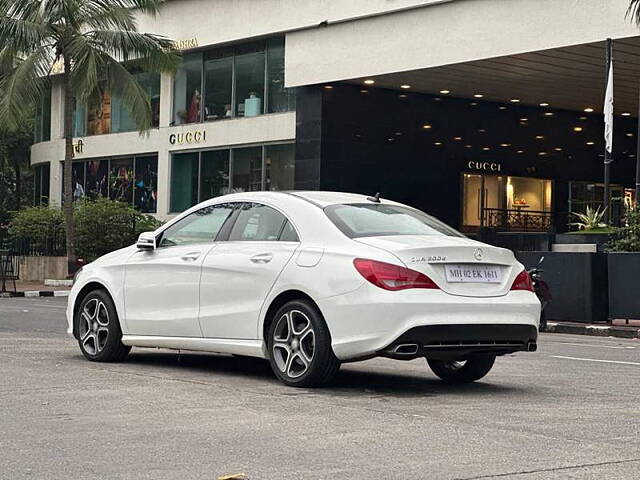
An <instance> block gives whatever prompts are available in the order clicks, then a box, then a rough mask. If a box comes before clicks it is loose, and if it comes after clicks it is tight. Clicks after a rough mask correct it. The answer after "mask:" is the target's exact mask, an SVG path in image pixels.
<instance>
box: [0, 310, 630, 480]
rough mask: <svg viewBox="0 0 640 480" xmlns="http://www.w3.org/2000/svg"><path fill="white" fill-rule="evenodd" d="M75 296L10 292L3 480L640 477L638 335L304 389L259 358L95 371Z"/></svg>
mask: <svg viewBox="0 0 640 480" xmlns="http://www.w3.org/2000/svg"><path fill="white" fill-rule="evenodd" d="M65 300H66V299H64V298H52V299H44V298H35V299H6V298H0V478H2V479H11V480H14V479H25V478H28V479H34V478H36V479H54V478H55V479H74V478H78V479H80V478H82V479H93V478H96V479H124V478H127V479H132V478H135V479H145V478H148V479H154V480H155V479H165V478H166V479H179V478H180V479H216V478H218V476H221V475H224V474H232V473H239V472H244V473H245V474H247V476H248V477H249V478H250V479H251V480H256V479H321V478H322V479H485V478H513V479H522V480H525V479H526V480H532V479H536V480H538V479H545V480H546V479H567V478H572V479H601V478H615V479H637V478H638V477H639V474H638V472H639V471H640V382H639V381H638V380H639V379H640V342H638V341H633V340H620V339H605V338H594V337H578V336H568V335H558V334H549V335H543V336H542V338H541V340H540V349H539V351H538V352H537V353H533V354H525V353H523V354H518V355H514V356H510V357H503V358H500V359H498V361H497V363H496V366H495V367H494V370H493V371H492V372H491V373H490V374H489V376H487V377H485V379H484V380H483V381H481V382H479V383H476V384H473V385H469V386H465V387H451V386H446V385H444V384H442V383H440V382H439V381H438V380H437V379H436V378H435V377H434V376H433V375H432V374H431V373H430V371H429V370H428V369H427V366H426V364H425V362H424V361H419V360H415V361H411V362H398V361H392V360H386V359H374V360H370V361H367V362H362V363H359V364H350V365H344V366H343V368H342V370H341V373H340V375H339V377H338V379H337V383H336V384H335V385H334V386H333V387H331V388H327V389H323V390H299V389H291V388H287V387H285V386H282V385H280V384H279V383H278V382H277V381H276V380H275V379H274V378H273V377H272V375H271V373H270V371H269V369H268V366H267V364H266V363H265V362H263V361H259V360H252V359H247V358H236V357H227V356H216V355H202V354H184V353H183V354H181V355H178V354H177V353H174V352H168V351H165V350H144V349H134V350H133V351H132V354H131V356H130V357H129V359H128V361H126V362H125V363H121V364H98V363H91V362H88V361H86V360H84V358H83V357H82V355H81V354H80V352H79V350H78V348H77V345H76V344H75V343H74V341H72V340H71V339H69V338H67V337H66V334H65V325H64V305H65Z"/></svg>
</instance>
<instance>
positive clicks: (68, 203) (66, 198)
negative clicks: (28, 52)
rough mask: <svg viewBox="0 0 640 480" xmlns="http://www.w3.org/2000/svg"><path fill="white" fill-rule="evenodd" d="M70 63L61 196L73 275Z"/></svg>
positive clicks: (66, 68)
mask: <svg viewBox="0 0 640 480" xmlns="http://www.w3.org/2000/svg"><path fill="white" fill-rule="evenodd" d="M70 72H71V62H70V60H69V58H68V57H67V56H66V55H65V56H64V73H63V75H62V81H63V83H64V194H63V196H62V201H63V202H64V203H63V209H64V221H65V223H66V233H67V237H66V246H67V266H68V273H69V275H72V274H73V273H75V265H76V245H75V243H76V242H75V240H76V239H75V225H74V220H73V171H72V168H71V165H72V162H73V97H74V95H73V87H72V86H71V78H70V75H69V74H70Z"/></svg>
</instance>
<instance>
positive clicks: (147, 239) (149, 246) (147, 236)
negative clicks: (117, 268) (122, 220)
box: [136, 232, 156, 250]
mask: <svg viewBox="0 0 640 480" xmlns="http://www.w3.org/2000/svg"><path fill="white" fill-rule="evenodd" d="M136 247H137V248H138V250H155V248H156V235H155V233H154V232H142V233H141V234H140V236H139V237H138V241H137V242H136Z"/></svg>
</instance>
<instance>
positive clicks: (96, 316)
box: [75, 290, 131, 362]
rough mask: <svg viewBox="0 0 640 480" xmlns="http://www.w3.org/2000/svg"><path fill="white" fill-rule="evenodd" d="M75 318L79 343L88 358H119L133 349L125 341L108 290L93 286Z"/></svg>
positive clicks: (100, 359) (115, 359) (96, 359)
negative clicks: (97, 288) (93, 288)
mask: <svg viewBox="0 0 640 480" xmlns="http://www.w3.org/2000/svg"><path fill="white" fill-rule="evenodd" d="M75 321H76V328H77V329H76V331H77V332H78V344H79V345H80V350H81V351H82V354H83V355H84V356H85V357H86V358H87V359H88V360H91V361H93V362H119V361H121V360H124V358H125V357H126V356H127V354H128V353H129V350H131V347H128V346H126V345H124V344H123V343H122V331H121V330H120V322H119V321H118V314H117V312H116V307H115V305H114V304H113V300H111V297H110V296H109V294H108V293H107V292H106V291H104V290H94V291H93V292H91V293H89V294H88V295H87V296H86V297H84V299H83V300H82V302H81V303H80V308H78V312H77V313H76V318H75Z"/></svg>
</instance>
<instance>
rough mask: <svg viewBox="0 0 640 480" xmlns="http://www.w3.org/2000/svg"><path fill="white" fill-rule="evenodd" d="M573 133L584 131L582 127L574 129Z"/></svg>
mask: <svg viewBox="0 0 640 480" xmlns="http://www.w3.org/2000/svg"><path fill="white" fill-rule="evenodd" d="M573 131H574V132H581V131H582V127H573Z"/></svg>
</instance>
